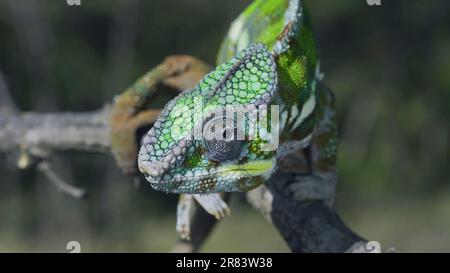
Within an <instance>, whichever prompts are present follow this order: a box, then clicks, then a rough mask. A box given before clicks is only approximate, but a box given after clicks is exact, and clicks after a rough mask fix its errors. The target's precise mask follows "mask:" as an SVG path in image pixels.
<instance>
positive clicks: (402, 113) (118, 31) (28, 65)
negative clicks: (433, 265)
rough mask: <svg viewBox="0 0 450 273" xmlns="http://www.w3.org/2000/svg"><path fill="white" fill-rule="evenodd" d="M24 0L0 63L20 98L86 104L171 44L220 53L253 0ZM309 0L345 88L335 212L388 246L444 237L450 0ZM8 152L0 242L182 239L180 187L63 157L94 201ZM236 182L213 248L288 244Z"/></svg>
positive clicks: (130, 246) (92, 159)
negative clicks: (20, 165) (24, 167)
mask: <svg viewBox="0 0 450 273" xmlns="http://www.w3.org/2000/svg"><path fill="white" fill-rule="evenodd" d="M18 2H19V1H15V0H0V41H1V42H0V70H1V72H3V74H4V76H5V78H6V81H7V84H8V87H9V90H10V92H11V94H12V96H13V98H14V99H15V101H16V102H17V104H18V105H19V107H20V108H21V109H22V110H27V111H31V110H32V111H57V110H58V111H84V110H93V109H96V108H98V107H101V106H102V105H103V104H104V103H107V102H109V101H111V99H112V97H113V96H114V95H115V94H118V93H119V92H121V90H123V89H125V88H126V87H127V86H128V85H130V84H131V83H132V82H133V81H134V80H135V79H136V78H137V77H139V76H140V75H141V74H143V73H144V72H145V71H147V70H148V69H150V68H151V67H153V66H154V65H156V64H158V63H159V62H161V61H162V60H163V58H164V57H165V56H167V55H172V54H191V55H194V56H196V57H199V58H201V59H203V60H205V61H206V62H209V63H211V64H213V63H214V60H215V54H216V53H217V51H218V47H219V45H220V41H221V39H222V37H223V35H224V34H225V33H226V30H227V28H228V26H229V24H230V22H231V21H232V20H233V19H234V18H235V17H236V16H237V15H238V14H239V13H240V12H241V11H242V10H243V9H244V7H245V6H247V5H248V4H249V3H250V2H251V1H249V0H245V1H242V0H228V1H219V0H214V1H211V0H168V1H156V0H154V1H139V0H128V1H127V0H115V1H110V0H108V1H107V0H97V1H87V0H82V5H81V6H79V7H76V6H73V7H70V6H68V5H67V4H66V3H65V1H50V0H41V1H37V0H24V1H20V4H17V3H18ZM304 2H306V5H307V6H308V8H309V10H310V14H311V17H312V20H313V25H314V28H315V32H316V36H317V39H318V44H319V46H320V56H321V67H322V70H323V72H324V73H325V82H326V83H327V84H328V85H329V86H330V87H331V88H332V89H333V90H334V91H335V94H336V97H337V102H338V113H339V126H340V146H339V158H338V169H339V184H338V197H337V204H338V207H339V211H340V212H341V214H342V215H343V217H344V219H345V220H346V221H347V222H348V223H350V225H351V226H352V227H353V228H354V229H355V231H356V232H358V233H360V234H361V235H362V236H365V237H370V238H373V239H379V240H380V241H381V242H382V244H383V247H384V246H385V245H386V247H387V246H388V245H395V246H396V247H398V248H399V249H400V250H404V251H420V250H424V251H425V250H427V251H433V250H434V251H444V250H447V251H449V250H450V246H449V244H450V239H449V236H448V230H449V227H450V223H449V222H448V220H446V218H448V217H447V215H448V213H449V207H450V205H449V204H450V203H449V202H450V201H449V200H450V196H449V194H448V192H450V187H449V167H450V166H449V165H450V164H449V162H450V160H449V159H450V158H449V157H450V142H449V136H450V132H449V130H450V128H449V116H450V91H449V90H450V76H449V73H450V35H449V34H450V14H449V12H450V2H448V1H446V0H432V1H427V2H426V3H425V2H424V1H420V0H413V1H407V0H396V1H382V5H381V6H379V7H374V6H368V5H367V4H366V1H363V0H361V1H354V0H346V1H332V0H305V1H304ZM0 159H1V163H0V174H1V179H0V180H1V182H0V198H1V200H2V201H1V203H0V215H1V217H0V251H64V248H65V244H66V242H68V241H70V240H79V241H80V242H81V243H82V249H83V247H84V249H85V250H86V251H87V250H89V251H167V250H169V249H170V246H171V244H172V243H173V242H174V241H175V240H176V233H175V230H174V221H175V214H174V213H175V205H176V196H174V195H165V194H162V193H158V192H154V191H152V190H151V189H150V187H148V186H147V185H146V184H142V185H141V186H140V187H139V188H137V189H136V188H135V187H134V186H133V183H132V181H131V179H130V178H128V177H125V176H123V175H122V174H120V172H119V171H118V170H117V169H116V168H115V166H114V162H113V160H112V158H111V157H109V156H105V155H90V154H80V153H67V154H64V155H58V157H57V158H55V162H56V163H57V165H58V171H59V172H61V173H62V174H63V176H64V177H66V178H67V179H68V180H69V181H73V182H74V183H75V184H77V185H79V186H82V187H85V188H87V189H88V191H89V198H88V199H87V200H83V201H79V200H72V199H71V198H70V197H67V196H63V195H60V194H59V193H56V190H55V188H54V187H53V186H52V185H51V184H50V183H48V182H47V181H46V179H45V178H44V177H42V176H41V175H40V174H38V173H36V172H35V171H33V170H29V171H26V172H18V171H17V170H15V169H14V168H13V164H14V162H13V158H12V157H11V156H5V155H0ZM235 197H236V198H235V203H234V205H233V210H234V211H233V215H232V216H231V217H230V218H229V219H226V220H224V222H223V223H221V224H220V225H219V226H218V228H217V230H216V232H215V233H214V234H213V236H212V237H211V239H210V240H209V241H208V242H207V244H206V246H205V248H204V251H287V250H288V249H287V247H286V246H285V244H284V242H283V241H282V239H281V238H280V236H279V235H278V234H277V233H276V230H275V229H274V228H273V227H271V226H270V225H269V224H267V223H265V221H264V219H263V218H262V216H259V215H258V214H257V213H256V212H254V211H251V210H249V209H248V208H247V205H244V202H242V198H239V197H238V196H235ZM237 226H239V227H240V228H239V229H237ZM256 228H257V230H258V232H257V233H256V232H255V230H256ZM446 232H447V234H446ZM398 234H401V235H402V236H397V235H398ZM230 238H232V240H230ZM443 238H447V239H443Z"/></svg>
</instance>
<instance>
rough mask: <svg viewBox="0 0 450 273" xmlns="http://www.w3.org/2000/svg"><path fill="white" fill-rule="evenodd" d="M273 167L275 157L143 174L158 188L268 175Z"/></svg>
mask: <svg viewBox="0 0 450 273" xmlns="http://www.w3.org/2000/svg"><path fill="white" fill-rule="evenodd" d="M274 167H275V159H266V160H256V161H252V162H248V163H245V164H229V165H225V166H221V167H218V168H215V169H211V170H208V171H200V170H195V171H190V170H189V171H187V172H186V173H185V174H184V175H181V174H170V173H168V174H164V175H161V176H152V175H150V174H149V173H147V172H144V176H145V178H146V180H147V181H148V182H150V184H151V185H152V187H155V188H159V187H160V186H163V185H167V184H169V183H176V184H178V183H183V182H197V181H203V180H205V181H206V180H209V181H217V180H227V181H233V180H238V179H240V178H251V177H255V176H270V174H271V173H272V172H273V170H274Z"/></svg>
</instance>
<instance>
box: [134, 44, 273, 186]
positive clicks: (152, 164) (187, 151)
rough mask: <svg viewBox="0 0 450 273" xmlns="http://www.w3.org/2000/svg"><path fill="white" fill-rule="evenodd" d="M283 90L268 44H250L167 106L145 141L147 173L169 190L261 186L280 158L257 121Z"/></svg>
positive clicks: (142, 163) (142, 158) (142, 165)
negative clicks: (270, 148) (265, 146)
mask: <svg viewBox="0 0 450 273" xmlns="http://www.w3.org/2000/svg"><path fill="white" fill-rule="evenodd" d="M276 91H277V73H276V64H275V61H274V59H273V56H272V54H271V53H270V52H269V51H268V49H267V48H266V47H265V46H264V45H262V44H254V45H251V46H249V47H247V48H246V49H244V50H242V51H241V52H239V53H238V54H237V55H236V56H235V57H233V58H232V59H231V60H229V61H227V62H226V63H224V64H222V65H220V66H218V67H217V68H216V69H215V70H214V71H212V72H211V73H209V74H208V75H206V76H205V77H204V78H203V79H202V80H201V81H200V82H199V83H198V84H197V86H195V87H194V88H192V89H188V90H185V91H184V92H182V93H181V94H180V95H179V96H178V97H176V98H175V99H173V100H172V101H170V102H169V103H168V104H167V105H166V107H165V108H164V110H163V111H162V113H161V115H160V117H159V118H158V119H157V121H156V122H155V124H154V126H153V128H152V129H150V131H149V132H148V133H147V135H146V136H145V137H144V139H143V142H142V146H141V149H140V152H139V156H138V166H139V170H140V171H141V172H142V173H143V174H144V175H145V178H146V179H147V180H148V181H149V182H150V183H151V185H152V187H153V188H155V189H156V190H161V191H166V192H174V193H212V192H224V191H228V192H230V191H246V190H249V189H251V188H254V187H256V186H258V185H259V184H261V183H262V182H263V181H264V180H265V178H267V177H268V176H269V175H270V174H271V172H272V171H273V169H274V166H275V156H276V155H275V151H265V150H264V149H261V146H262V145H263V144H264V142H265V141H267V140H265V139H267V138H264V137H262V132H263V131H264V130H262V129H261V128H259V127H260V126H255V121H256V120H257V119H255V117H260V115H261V109H263V108H267V106H268V105H269V104H270V103H271V101H272V98H273V96H274V94H275V92H276ZM258 113H259V114H258ZM266 117H267V116H266ZM258 124H261V123H258ZM256 127H258V128H257V130H255V128H256ZM268 130H270V129H268V128H267V129H266V131H265V132H266V134H267V132H268ZM256 132H257V133H256Z"/></svg>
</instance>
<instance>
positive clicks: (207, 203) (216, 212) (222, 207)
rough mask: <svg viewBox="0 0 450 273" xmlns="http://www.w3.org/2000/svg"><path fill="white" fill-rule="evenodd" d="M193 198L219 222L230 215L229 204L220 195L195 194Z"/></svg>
mask: <svg viewBox="0 0 450 273" xmlns="http://www.w3.org/2000/svg"><path fill="white" fill-rule="evenodd" d="M193 196H194V199H195V200H196V201H197V202H198V203H199V204H200V206H201V207H202V208H203V209H204V210H206V212H208V213H209V214H211V215H213V216H214V217H215V218H216V219H217V220H219V219H221V218H223V217H225V216H226V215H229V214H230V209H229V208H228V205H227V203H225V202H224V201H223V200H222V198H221V197H220V195H219V194H218V193H212V194H194V195H193Z"/></svg>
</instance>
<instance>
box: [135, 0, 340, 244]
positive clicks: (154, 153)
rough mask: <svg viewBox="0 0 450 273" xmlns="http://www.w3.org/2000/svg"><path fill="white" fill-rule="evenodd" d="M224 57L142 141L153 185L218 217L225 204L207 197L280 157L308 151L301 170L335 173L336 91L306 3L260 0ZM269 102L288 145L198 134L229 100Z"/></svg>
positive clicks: (238, 23)
mask: <svg viewBox="0 0 450 273" xmlns="http://www.w3.org/2000/svg"><path fill="white" fill-rule="evenodd" d="M218 63H219V64H221V65H219V66H218V67H217V68H216V69H215V70H214V71H213V72H211V73H210V74H208V75H207V76H205V77H204V78H203V79H202V80H201V81H200V82H199V83H198V85H197V86H196V87H194V88H192V89H189V90H186V91H184V92H183V93H182V94H181V95H179V96H178V97H176V98H175V99H173V100H172V101H170V102H169V103H168V104H167V105H166V107H165V108H164V110H163V111H162V113H161V115H160V117H159V119H158V120H157V122H156V123H155V124H154V127H153V128H152V129H151V130H150V131H149V132H148V134H147V135H146V137H145V138H144V140H143V143H142V146H141V149H140V152H139V156H138V166H139V170H140V171H141V172H142V173H143V174H144V176H145V178H146V179H147V180H148V181H149V182H150V184H151V186H152V187H153V188H154V189H156V190H159V191H165V192H171V193H185V194H194V195H193V196H194V198H195V197H197V198H196V200H197V201H199V203H200V204H201V205H202V206H203V207H204V208H205V209H206V210H207V211H208V212H210V213H211V214H215V215H216V216H217V212H218V211H219V212H221V211H223V210H226V209H227V208H226V204H225V205H224V204H223V203H220V202H219V201H220V199H219V201H217V198H212V199H208V200H206V199H202V198H201V196H202V195H204V194H206V196H213V193H219V192H235V191H237V192H241V191H248V190H250V189H253V188H255V187H257V186H259V185H261V184H262V183H264V182H265V181H267V179H268V178H270V176H271V174H272V173H273V172H274V171H275V170H276V169H283V166H281V165H283V164H280V162H282V161H283V159H284V158H286V157H287V156H289V155H290V154H295V153H298V152H299V151H300V152H301V151H303V150H305V149H308V150H310V153H309V154H311V155H312V157H311V158H308V160H309V161H310V164H307V166H306V167H305V168H306V169H305V170H298V171H299V172H305V173H313V172H316V173H321V172H323V173H326V172H330V171H331V172H334V171H335V159H336V145H337V141H336V137H337V134H336V129H337V128H336V121H335V111H334V98H333V95H332V93H331V91H330V90H329V89H327V88H326V87H325V86H324V85H323V84H322V83H321V82H320V77H321V76H320V70H319V65H318V53H317V47H316V42H315V38H314V35H313V32H312V28H311V24H310V21H309V19H308V14H307V13H306V11H305V10H304V8H303V5H302V1H300V0H272V1H265V0H256V1H254V2H253V3H252V4H251V5H250V6H249V7H248V8H247V9H246V10H245V11H244V12H243V13H242V14H241V15H240V16H239V17H238V18H237V19H236V20H235V21H234V22H233V23H232V25H231V28H230V30H229V33H228V35H227V37H225V39H224V41H223V43H222V46H221V50H220V52H219V54H218ZM199 98H200V99H199ZM265 104H268V105H269V109H270V106H271V105H277V106H279V109H280V115H279V128H280V139H279V141H280V144H281V145H280V147H279V148H278V149H276V150H275V151H265V150H263V149H261V147H262V144H265V143H267V142H269V141H268V140H266V139H265V138H262V137H261V136H259V135H258V136H257V137H256V138H255V139H251V140H250V139H245V140H243V141H240V142H239V143H238V144H236V145H235V146H236V147H238V148H236V147H234V146H233V145H232V146H233V147H232V148H230V149H228V150H227V149H224V150H221V151H222V152H221V153H220V152H219V153H218V154H217V153H215V151H214V148H213V149H211V145H208V143H209V142H208V141H205V140H202V139H198V138H195V137H194V136H196V130H198V129H197V128H202V126H204V124H205V123H207V122H208V121H209V120H210V119H211V118H213V117H215V116H214V115H212V114H211V113H216V114H215V115H216V116H220V113H221V112H218V110H221V109H223V108H224V107H226V106H231V105H232V106H240V107H241V108H244V109H253V108H251V107H258V106H261V105H265ZM199 105H200V108H199V107H198V106H199ZM196 106H197V107H196ZM269 115H270V114H269ZM243 124H244V128H245V129H246V130H248V128H249V126H250V123H249V119H248V118H246V117H244V118H243ZM174 128H176V129H174ZM200 130H201V129H200ZM212 146H213V147H214V145H212ZM236 149H237V150H238V151H236ZM211 150H212V151H211ZM211 154H214V155H213V156H212V155H211ZM299 168H300V167H299ZM188 199H189V200H191V199H192V198H182V199H181V201H183V200H188ZM211 200H212V201H211ZM183 202H186V201H183ZM189 202H190V201H189ZM184 216H185V215H184ZM178 218H180V216H179V217H178ZM184 218H186V217H184ZM177 229H178V226H177ZM179 231H180V230H179ZM187 232H188V231H187ZM185 236H186V235H185Z"/></svg>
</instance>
